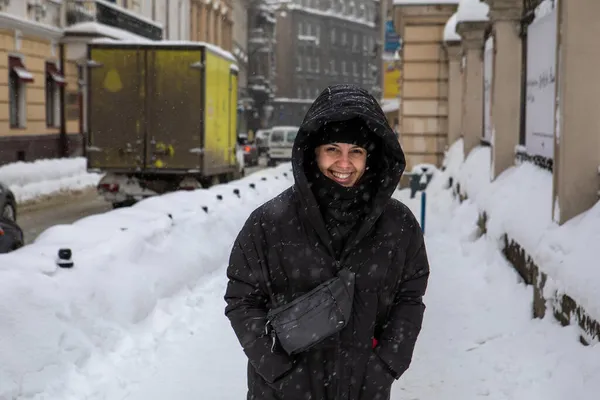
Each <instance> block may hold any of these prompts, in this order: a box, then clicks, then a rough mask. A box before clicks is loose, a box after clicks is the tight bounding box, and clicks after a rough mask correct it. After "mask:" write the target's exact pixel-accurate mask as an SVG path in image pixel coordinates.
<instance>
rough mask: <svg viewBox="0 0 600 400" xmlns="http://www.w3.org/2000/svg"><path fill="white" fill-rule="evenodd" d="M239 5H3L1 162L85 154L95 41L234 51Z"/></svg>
mask: <svg viewBox="0 0 600 400" xmlns="http://www.w3.org/2000/svg"><path fill="white" fill-rule="evenodd" d="M232 4H233V0H212V1H209V2H207V1H204V0H202V1H200V0H150V1H141V0H117V1H115V2H110V1H105V0H62V1H55V0H35V1H33V0H3V1H0V164H2V163H7V162H14V161H19V160H23V161H31V160H35V159H39V158H51V157H59V156H70V155H79V154H82V153H83V143H84V141H85V140H84V138H85V136H86V132H87V122H86V116H85V115H86V113H85V105H86V102H87V98H86V90H85V88H86V85H85V82H86V68H85V65H86V58H87V51H86V50H87V43H89V42H90V41H91V40H92V39H94V38H110V39H115V40H130V39H135V40H139V39H145V40H161V39H169V40H196V41H207V42H209V43H212V44H216V45H219V46H221V47H223V48H225V49H227V50H231V49H232V46H233V45H232V41H233V32H232V29H233V6H232Z"/></svg>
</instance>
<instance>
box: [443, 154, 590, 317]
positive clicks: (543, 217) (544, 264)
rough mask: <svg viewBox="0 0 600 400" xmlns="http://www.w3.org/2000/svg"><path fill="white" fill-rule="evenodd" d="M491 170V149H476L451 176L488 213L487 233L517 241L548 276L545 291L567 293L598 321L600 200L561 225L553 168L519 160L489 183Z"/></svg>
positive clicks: (496, 237)
mask: <svg viewBox="0 0 600 400" xmlns="http://www.w3.org/2000/svg"><path fill="white" fill-rule="evenodd" d="M454 156H455V157H458V156H460V155H458V154H454ZM490 168H491V150H490V148H489V147H478V148H475V149H474V150H473V151H472V152H471V153H470V154H469V156H468V157H467V158H466V160H465V161H464V163H462V165H461V166H460V169H459V170H458V172H457V173H456V174H455V175H454V176H455V178H457V182H458V183H459V184H460V187H461V192H462V193H463V194H466V195H467V196H468V201H472V202H473V203H474V204H476V205H477V207H478V209H479V210H480V211H485V212H486V214H487V217H488V220H487V234H488V235H489V236H490V237H491V238H492V239H495V240H497V241H498V243H501V242H502V238H503V236H504V235H505V234H506V235H507V236H508V238H509V239H512V240H514V241H516V242H517V243H518V244H519V245H520V246H521V247H522V248H523V249H524V250H525V252H526V253H527V254H528V255H529V256H531V258H532V259H533V261H534V263H535V264H536V265H537V266H538V267H539V268H540V270H541V271H542V272H544V273H546V274H547V275H548V278H549V279H551V280H552V287H551V288H550V289H549V290H558V291H559V292H563V293H566V294H568V295H569V296H570V297H572V298H573V299H574V300H575V301H576V302H577V304H578V305H579V306H581V307H582V308H583V309H584V310H585V311H586V312H587V313H588V314H589V315H590V316H591V317H592V318H594V319H596V320H600V296H599V295H598V287H599V286H600V269H599V268H597V266H598V261H597V260H599V259H600V247H599V246H598V245H597V244H598V242H599V241H600V202H598V203H597V204H596V205H595V206H594V207H592V208H591V209H590V210H588V211H586V212H584V213H582V214H581V215H579V216H577V217H575V218H573V219H572V220H570V221H568V222H566V223H565V224H563V225H561V226H559V225H558V224H556V223H555V222H554V221H553V219H552V173H551V172H549V171H546V170H544V169H542V168H539V167H537V166H535V165H533V164H531V163H523V164H521V165H517V166H514V167H511V168H509V169H508V170H506V171H505V172H503V173H502V174H501V175H500V176H498V177H497V178H496V179H495V180H494V181H493V182H490V179H489V177H490Z"/></svg>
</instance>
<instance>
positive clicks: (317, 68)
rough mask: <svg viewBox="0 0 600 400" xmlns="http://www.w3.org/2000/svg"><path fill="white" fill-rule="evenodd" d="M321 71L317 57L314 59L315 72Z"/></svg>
mask: <svg viewBox="0 0 600 400" xmlns="http://www.w3.org/2000/svg"><path fill="white" fill-rule="evenodd" d="M320 70H321V60H320V59H319V57H316V58H315V72H320Z"/></svg>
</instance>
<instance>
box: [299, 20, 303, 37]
mask: <svg viewBox="0 0 600 400" xmlns="http://www.w3.org/2000/svg"><path fill="white" fill-rule="evenodd" d="M303 31H304V29H303V28H302V21H300V22H298V35H302V32H303Z"/></svg>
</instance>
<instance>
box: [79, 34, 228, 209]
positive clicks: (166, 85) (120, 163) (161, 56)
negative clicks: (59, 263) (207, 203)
mask: <svg viewBox="0 0 600 400" xmlns="http://www.w3.org/2000/svg"><path fill="white" fill-rule="evenodd" d="M87 71H88V79H87V82H88V85H87V91H88V92H87V107H86V109H87V111H86V112H87V127H88V135H87V138H86V140H87V143H86V146H85V149H86V157H87V163H88V170H89V171H95V172H101V173H103V174H104V177H103V178H102V180H101V181H100V182H99V184H98V190H99V192H100V193H101V194H102V195H103V196H104V197H105V198H106V200H107V201H109V202H111V203H113V205H114V206H115V207H119V206H124V205H129V204H133V203H135V202H136V201H138V200H141V199H143V198H145V197H149V196H154V195H157V194H162V193H166V192H169V191H174V190H181V189H187V190H190V189H195V188H199V187H207V186H210V185H211V184H215V183H223V182H227V181H229V180H232V179H235V178H236V177H237V176H238V175H239V173H240V165H239V162H238V157H236V147H237V146H236V143H237V121H236V117H237V78H238V77H237V71H238V70H237V65H236V62H235V59H234V58H233V56H232V55H231V54H230V53H228V52H226V51H223V50H222V49H220V48H218V47H216V46H212V45H209V44H203V43H194V42H186V43H182V42H169V41H161V42H151V41H148V42H121V41H118V42H117V41H99V42H93V43H91V44H89V45H88V63H87Z"/></svg>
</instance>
